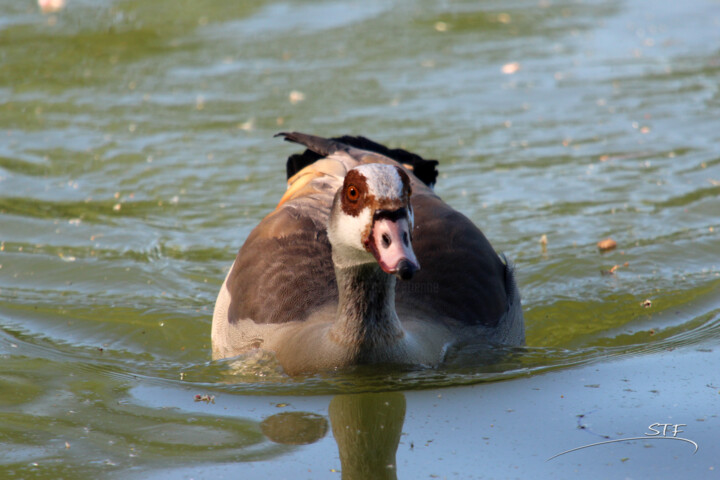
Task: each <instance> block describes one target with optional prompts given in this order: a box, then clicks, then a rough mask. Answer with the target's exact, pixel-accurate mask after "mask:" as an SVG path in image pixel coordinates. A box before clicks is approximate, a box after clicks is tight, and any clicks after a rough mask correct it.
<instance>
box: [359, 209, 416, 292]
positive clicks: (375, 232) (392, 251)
mask: <svg viewBox="0 0 720 480" xmlns="http://www.w3.org/2000/svg"><path fill="white" fill-rule="evenodd" d="M368 243H369V246H370V251H371V252H372V254H373V255H374V256H375V259H376V260H377V262H378V264H379V265H380V268H382V269H383V271H384V272H385V273H389V274H392V275H397V276H398V277H399V278H401V279H403V280H410V279H411V278H412V276H413V274H414V273H415V272H417V271H418V270H420V265H419V264H418V261H417V258H415V252H413V249H412V243H411V241H410V224H409V222H408V219H407V218H399V219H397V220H391V219H389V218H384V217H380V218H377V219H376V220H375V222H374V223H373V227H372V231H371V232H370V238H369V239H368Z"/></svg>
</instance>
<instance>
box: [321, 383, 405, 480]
mask: <svg viewBox="0 0 720 480" xmlns="http://www.w3.org/2000/svg"><path fill="white" fill-rule="evenodd" d="M329 412H330V422H331V423H332V431H333V435H334V436H335V441H336V442H337V444H338V450H339V451H340V462H341V463H342V478H343V479H344V480H350V479H367V478H374V479H395V478H397V468H396V464H395V453H396V452H397V448H398V444H399V443H400V435H401V433H402V426H403V422H404V421H405V396H404V395H403V394H401V393H366V394H353V395H338V396H336V397H335V398H333V399H332V401H331V402H330V407H329Z"/></svg>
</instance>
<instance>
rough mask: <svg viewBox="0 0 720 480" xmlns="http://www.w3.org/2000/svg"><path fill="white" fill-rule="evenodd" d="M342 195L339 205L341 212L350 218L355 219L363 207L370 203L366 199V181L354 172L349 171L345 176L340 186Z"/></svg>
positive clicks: (361, 175)
mask: <svg viewBox="0 0 720 480" xmlns="http://www.w3.org/2000/svg"><path fill="white" fill-rule="evenodd" d="M342 191H343V194H342V195H341V203H342V209H343V212H345V213H346V214H348V215H350V216H351V217H357V216H358V215H360V212H361V211H362V209H363V208H365V205H366V204H367V203H368V201H370V199H369V198H368V186H367V179H366V178H365V177H364V176H363V174H361V173H360V172H358V171H356V170H350V171H349V172H348V174H347V175H346V176H345V181H344V182H343V186H342Z"/></svg>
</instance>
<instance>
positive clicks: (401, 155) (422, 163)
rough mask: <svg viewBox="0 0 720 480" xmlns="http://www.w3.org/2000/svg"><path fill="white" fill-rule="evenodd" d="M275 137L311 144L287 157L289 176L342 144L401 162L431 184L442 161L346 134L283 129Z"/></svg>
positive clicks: (435, 178) (433, 182) (426, 183)
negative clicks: (320, 135)
mask: <svg viewBox="0 0 720 480" xmlns="http://www.w3.org/2000/svg"><path fill="white" fill-rule="evenodd" d="M275 136H276V137H284V139H285V141H287V142H294V143H299V144H301V145H304V146H306V147H308V149H307V150H305V151H304V152H303V153H296V154H294V155H291V156H290V157H288V160H287V164H286V167H287V175H288V178H290V177H292V176H293V175H295V174H296V173H297V172H299V171H300V170H302V169H303V168H305V167H307V166H308V165H312V164H313V163H315V162H316V161H317V160H319V159H321V158H323V157H324V156H327V155H328V154H329V153H332V152H333V151H337V150H338V149H340V148H342V147H353V148H359V149H361V150H369V151H371V152H375V153H379V154H381V155H385V156H386V157H390V158H392V159H393V160H395V161H397V162H398V163H401V164H403V165H407V166H410V167H411V170H412V171H413V173H414V174H415V176H416V177H417V178H418V179H419V180H420V181H421V182H423V183H424V184H425V185H427V186H429V187H432V186H433V185H435V182H436V181H437V176H438V170H437V166H438V165H439V163H440V162H438V161H437V160H426V159H424V158H422V157H421V156H420V155H417V154H415V153H412V152H408V151H407V150H403V149H401V148H394V149H390V148H388V147H386V146H385V145H382V144H380V143H377V142H374V141H372V140H370V139H369V138H366V137H362V136H352V135H343V136H341V137H333V138H329V139H328V138H322V137H315V136H313V135H307V134H304V133H299V132H289V133H288V132H280V133H278V134H276V135H275Z"/></svg>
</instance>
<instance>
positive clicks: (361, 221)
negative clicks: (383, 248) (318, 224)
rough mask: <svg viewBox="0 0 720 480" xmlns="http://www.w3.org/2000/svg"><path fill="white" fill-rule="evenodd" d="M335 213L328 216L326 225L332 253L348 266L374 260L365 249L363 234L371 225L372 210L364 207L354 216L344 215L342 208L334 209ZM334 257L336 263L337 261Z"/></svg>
mask: <svg viewBox="0 0 720 480" xmlns="http://www.w3.org/2000/svg"><path fill="white" fill-rule="evenodd" d="M335 210H336V212H335V214H333V215H331V216H330V224H329V225H328V240H330V244H331V245H332V246H333V252H334V253H336V254H339V255H334V256H336V257H337V258H340V257H341V258H342V259H343V260H342V263H344V265H338V266H350V265H359V264H363V263H370V262H374V261H375V258H374V257H373V256H372V254H371V253H370V252H368V251H367V250H365V246H364V245H363V236H364V235H365V234H366V233H367V232H368V231H369V230H370V227H371V225H372V216H373V212H372V211H371V210H370V208H364V209H363V210H362V211H360V214H359V215H358V216H356V217H352V216H350V215H345V214H344V213H343V211H342V209H340V208H337V209H335ZM337 258H336V263H337V262H338V260H337Z"/></svg>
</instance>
